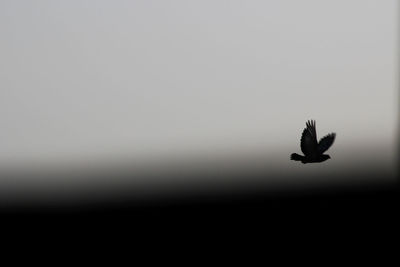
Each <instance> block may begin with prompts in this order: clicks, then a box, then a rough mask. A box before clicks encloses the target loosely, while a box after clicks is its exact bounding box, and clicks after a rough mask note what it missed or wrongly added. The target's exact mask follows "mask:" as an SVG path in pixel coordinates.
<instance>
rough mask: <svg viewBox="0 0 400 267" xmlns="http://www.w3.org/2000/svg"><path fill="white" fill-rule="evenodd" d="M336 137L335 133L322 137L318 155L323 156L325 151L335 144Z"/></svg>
mask: <svg viewBox="0 0 400 267" xmlns="http://www.w3.org/2000/svg"><path fill="white" fill-rule="evenodd" d="M335 137H336V134H335V133H330V134H328V135H326V136H324V137H322V138H321V140H319V143H318V153H320V154H323V153H324V152H325V151H327V150H328V149H329V148H330V147H331V145H332V144H333V141H335Z"/></svg>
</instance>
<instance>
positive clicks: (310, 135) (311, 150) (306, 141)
mask: <svg viewBox="0 0 400 267" xmlns="http://www.w3.org/2000/svg"><path fill="white" fill-rule="evenodd" d="M306 126H307V127H306V128H305V129H304V130H303V133H302V135H301V141H300V147H301V151H303V153H304V155H305V156H310V155H312V154H315V153H317V149H318V141H317V134H316V130H315V121H308V122H307V123H306Z"/></svg>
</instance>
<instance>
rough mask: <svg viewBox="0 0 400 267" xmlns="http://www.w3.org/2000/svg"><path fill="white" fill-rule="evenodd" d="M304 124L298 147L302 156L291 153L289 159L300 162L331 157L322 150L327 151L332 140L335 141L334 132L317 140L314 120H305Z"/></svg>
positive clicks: (318, 160)
mask: <svg viewBox="0 0 400 267" xmlns="http://www.w3.org/2000/svg"><path fill="white" fill-rule="evenodd" d="M306 126H307V127H306V128H304V130H303V133H302V135H301V140H300V147H301V151H302V152H303V154H304V156H302V155H299V154H297V153H292V154H291V155H290V159H291V160H296V161H301V162H302V163H311V162H323V161H325V160H327V159H330V158H331V157H330V156H329V155H327V154H324V152H325V151H327V150H328V149H329V148H330V147H331V145H332V144H333V141H335V137H336V133H330V134H328V135H326V136H324V137H323V138H321V140H319V142H318V141H317V132H316V130H315V121H314V120H311V121H310V120H309V121H307V122H306Z"/></svg>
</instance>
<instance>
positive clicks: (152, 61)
mask: <svg viewBox="0 0 400 267" xmlns="http://www.w3.org/2000/svg"><path fill="white" fill-rule="evenodd" d="M397 11H398V6H397V1H395V0H387V1H381V0H334V1H333V0H332V1H321V0H302V1H297V0H292V1H288V0H283V1H282V0H279V1H278V0H276V1H220V0H212V1H211V0H202V1H186V0H185V1H184V0H178V1H177V0H170V1H161V0H159V1H153V0H145V1H122V0H114V1H105V0H96V1H95V0H92V1H89V0H86V1H85V0H68V1H54V0H51V1H50V0H48V1H44V0H38V1H29V0H20V1H15V0H1V1H0V122H1V130H0V166H7V165H9V164H24V163H29V162H36V161H40V162H48V163H52V162H62V161H68V160H69V161H74V160H75V161H80V162H82V161H85V160H88V159H93V158H104V159H108V158H112V157H118V156H121V157H122V158H123V157H130V159H133V160H135V159H141V158H145V157H150V158H151V157H153V156H154V155H162V156H163V157H166V158H168V157H170V156H171V155H175V154H176V155H180V156H185V155H186V154H188V153H193V154H202V153H205V154H207V153H227V154H232V153H240V151H245V150H250V151H252V150H260V149H261V150H263V149H265V151H280V152H279V153H280V154H279V156H278V159H281V160H282V161H285V162H289V161H288V157H289V154H290V153H291V152H299V150H300V147H299V139H300V134H301V131H302V129H303V127H304V126H305V121H306V120H307V119H316V120H317V133H318V135H319V136H320V137H322V136H323V135H325V134H327V133H329V132H336V133H337V134H338V137H337V141H336V143H335V144H334V146H333V147H332V149H331V150H330V151H331V152H332V153H331V154H332V155H334V156H336V158H339V159H340V154H341V153H342V155H343V154H346V153H350V154H351V151H361V150H362V151H364V152H365V151H366V152H367V154H368V153H372V154H373V153H374V152H376V151H377V148H378V150H379V153H380V154H379V155H384V156H383V158H384V159H388V158H390V157H391V156H393V152H394V149H393V145H394V144H395V142H396V138H397V136H396V134H397V133H396V130H397V119H398V118H397V115H398V113H397V104H398V103H397V99H398V92H397V81H398V69H397V63H398V62H397V61H398V47H397V32H396V31H397V30H398V29H397V28H396V27H397V22H398V13H397ZM361 148H362V149H361ZM360 149H361V150H360ZM363 149H364V150H363ZM238 151H239V152H238ZM364 152H362V153H364ZM271 153H272V152H271ZM274 153H275V152H274ZM335 153H336V154H335ZM355 153H356V152H355ZM357 153H358V152H357ZM372 154H370V155H369V157H374V155H372ZM334 156H333V157H334ZM331 161H332V162H333V159H332V160H331ZM331 164H333V163H331ZM392 165H393V163H392Z"/></svg>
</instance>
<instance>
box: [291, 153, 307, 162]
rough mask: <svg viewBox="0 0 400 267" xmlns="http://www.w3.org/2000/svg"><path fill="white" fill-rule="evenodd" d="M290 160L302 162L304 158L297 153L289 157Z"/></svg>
mask: <svg viewBox="0 0 400 267" xmlns="http://www.w3.org/2000/svg"><path fill="white" fill-rule="evenodd" d="M290 159H291V160H296V161H302V160H303V159H304V157H303V156H301V155H299V154H297V153H293V154H292V155H290Z"/></svg>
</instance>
